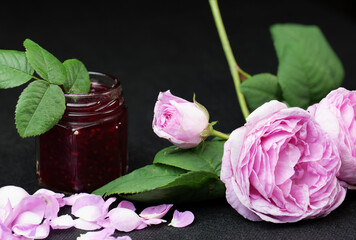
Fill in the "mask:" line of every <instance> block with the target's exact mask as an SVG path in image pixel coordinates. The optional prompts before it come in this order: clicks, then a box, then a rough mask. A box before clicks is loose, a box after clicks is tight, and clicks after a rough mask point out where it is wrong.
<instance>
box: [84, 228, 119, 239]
mask: <svg viewBox="0 0 356 240" xmlns="http://www.w3.org/2000/svg"><path fill="white" fill-rule="evenodd" d="M114 232H115V228H104V229H103V230H100V231H97V232H87V233H85V234H81V235H80V236H79V237H78V238H77V240H99V239H102V240H107V239H110V236H111V235H112V234H113V233H114Z"/></svg>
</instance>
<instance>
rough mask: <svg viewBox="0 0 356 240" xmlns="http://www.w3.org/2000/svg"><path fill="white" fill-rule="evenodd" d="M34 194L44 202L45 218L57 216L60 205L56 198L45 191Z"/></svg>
mask: <svg viewBox="0 0 356 240" xmlns="http://www.w3.org/2000/svg"><path fill="white" fill-rule="evenodd" d="M34 196H38V197H40V198H42V199H43V200H44V201H45V202H46V209H45V214H44V217H45V218H48V219H52V218H56V217H58V212H59V208H60V205H59V203H58V200H57V199H56V198H55V197H54V196H53V195H52V196H51V195H47V194H45V193H37V194H34Z"/></svg>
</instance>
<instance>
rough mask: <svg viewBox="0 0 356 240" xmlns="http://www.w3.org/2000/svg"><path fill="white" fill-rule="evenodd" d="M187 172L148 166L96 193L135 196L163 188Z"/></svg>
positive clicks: (107, 185) (118, 179) (95, 192)
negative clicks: (134, 194)
mask: <svg viewBox="0 0 356 240" xmlns="http://www.w3.org/2000/svg"><path fill="white" fill-rule="evenodd" d="M183 173H186V171H184V170H182V169H179V168H175V167H170V166H165V165H159V164H153V165H147V166H144V167H142V168H139V169H136V170H135V171H133V172H131V173H129V174H127V175H124V176H122V177H119V178H117V179H115V180H114V181H112V182H110V183H108V184H106V185H104V186H103V187H101V188H99V189H97V190H95V191H94V194H98V195H111V194H123V193H125V194H129V193H130V194H133V193H140V192H145V191H149V190H153V189H156V188H158V187H162V186H164V185H167V184H169V183H171V182H173V181H174V180H175V179H176V178H178V177H179V176H180V175H181V174H183Z"/></svg>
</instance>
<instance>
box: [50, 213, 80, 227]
mask: <svg viewBox="0 0 356 240" xmlns="http://www.w3.org/2000/svg"><path fill="white" fill-rule="evenodd" d="M74 224H75V222H74V220H73V218H72V217H71V216H70V215H68V214H65V215H62V216H59V217H57V218H53V219H51V222H50V225H51V227H52V228H53V229H68V228H71V227H74Z"/></svg>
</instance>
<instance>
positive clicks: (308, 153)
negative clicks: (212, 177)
mask: <svg viewBox="0 0 356 240" xmlns="http://www.w3.org/2000/svg"><path fill="white" fill-rule="evenodd" d="M340 165H341V160H340V157H339V154H338V149H337V146H336V145H335V144H334V142H333V141H331V139H330V138H329V136H328V135H327V134H326V133H325V132H324V131H323V130H322V129H321V128H320V127H319V125H318V124H317V123H316V122H315V120H314V119H313V118H312V117H311V116H310V114H309V113H308V112H307V111H305V110H303V109H300V108H287V106H286V105H285V104H283V103H280V102H278V101H271V102H268V103H265V104H264V105H262V106H261V107H259V108H258V109H256V110H255V111H254V112H253V113H251V114H250V116H249V117H248V118H247V123H246V124H245V125H244V126H243V127H240V128H238V129H236V130H235V131H233V132H232V134H231V135H230V138H229V140H228V141H227V142H226V143H225V146H224V155H223V159H222V168H221V180H222V181H223V182H224V183H225V185H226V198H227V201H228V202H229V203H230V205H231V206H232V207H233V208H235V209H236V210H237V211H238V212H239V213H240V214H241V215H242V216H244V217H245V218H247V219H250V220H253V221H260V220H265V221H270V222H275V223H284V222H296V221H299V220H302V219H311V218H316V217H322V216H325V215H327V214H328V213H330V212H331V211H332V210H334V209H335V208H336V207H338V206H339V205H340V204H341V203H342V202H343V200H344V198H345V194H346V189H345V188H343V187H342V186H341V185H340V183H339V181H338V179H337V177H336V175H337V173H338V171H339V168H340Z"/></svg>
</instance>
